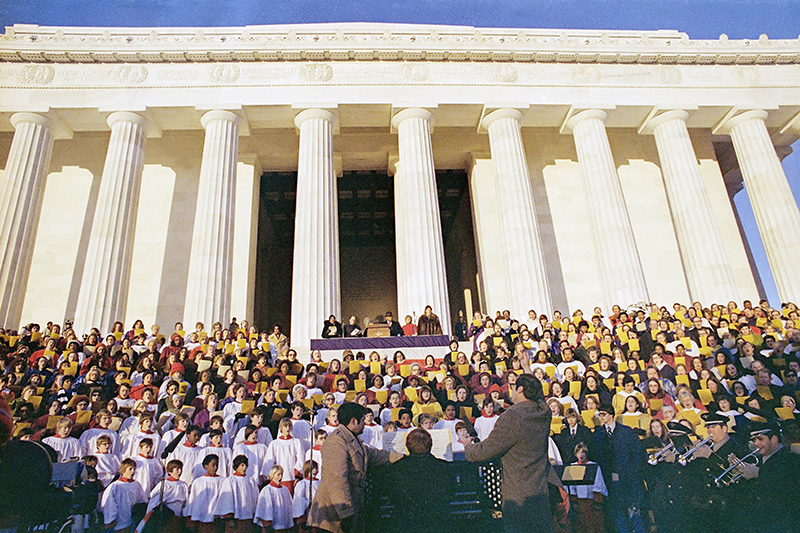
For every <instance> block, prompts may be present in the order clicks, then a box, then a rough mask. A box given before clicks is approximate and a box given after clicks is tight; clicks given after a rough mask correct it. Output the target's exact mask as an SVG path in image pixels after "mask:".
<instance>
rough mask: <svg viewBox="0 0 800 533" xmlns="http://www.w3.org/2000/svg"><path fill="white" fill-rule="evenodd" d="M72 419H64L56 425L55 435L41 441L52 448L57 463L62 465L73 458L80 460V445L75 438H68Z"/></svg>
mask: <svg viewBox="0 0 800 533" xmlns="http://www.w3.org/2000/svg"><path fill="white" fill-rule="evenodd" d="M70 431H72V419H71V418H67V417H64V418H62V419H60V420H59V421H58V423H57V424H56V434H55V435H53V436H52V437H47V438H46V439H42V442H44V443H45V444H47V445H48V446H50V447H51V448H53V449H54V450H55V451H56V452H57V453H58V462H59V463H64V462H66V461H69V460H70V459H72V458H73V457H77V458H79V459H80V457H81V444H80V442H79V441H78V439H76V438H75V437H70V436H69V433H70Z"/></svg>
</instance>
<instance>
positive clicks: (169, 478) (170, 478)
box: [167, 474, 178, 481]
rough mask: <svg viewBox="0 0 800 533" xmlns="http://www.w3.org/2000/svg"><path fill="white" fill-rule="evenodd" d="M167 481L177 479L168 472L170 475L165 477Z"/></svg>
mask: <svg viewBox="0 0 800 533" xmlns="http://www.w3.org/2000/svg"><path fill="white" fill-rule="evenodd" d="M167 481H178V479H177V478H174V477H172V475H171V474H170V476H169V477H168V478H167Z"/></svg>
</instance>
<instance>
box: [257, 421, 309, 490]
mask: <svg viewBox="0 0 800 533" xmlns="http://www.w3.org/2000/svg"><path fill="white" fill-rule="evenodd" d="M278 433H279V435H278V438H277V439H276V440H274V441H272V443H271V444H270V445H269V448H268V449H267V456H266V458H265V460H264V470H266V469H267V468H268V467H269V468H271V467H272V466H273V465H280V466H281V468H282V472H283V480H282V481H281V483H283V485H284V486H285V487H286V488H288V489H289V491H290V492H291V491H293V490H294V473H295V469H298V470H299V469H302V466H303V461H304V460H305V457H304V453H303V445H302V444H300V441H299V440H298V439H296V438H294V437H293V436H292V421H291V420H290V419H288V418H284V419H282V420H281V421H280V422H279V423H278Z"/></svg>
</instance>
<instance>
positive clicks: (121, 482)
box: [100, 459, 147, 531]
mask: <svg viewBox="0 0 800 533" xmlns="http://www.w3.org/2000/svg"><path fill="white" fill-rule="evenodd" d="M135 469H136V465H135V464H134V462H133V461H132V460H130V459H126V460H125V461H123V464H122V465H120V471H119V474H120V478H119V479H118V480H117V481H115V482H113V483H111V484H110V485H109V486H108V487H106V489H105V490H104V491H103V494H102V497H101V498H100V509H101V511H102V512H103V522H104V523H105V526H106V529H111V528H112V527H113V529H114V531H128V530H130V527H131V525H132V523H133V516H132V515H133V506H134V505H136V504H138V503H146V502H147V496H146V495H145V493H144V490H142V486H141V485H140V484H139V483H138V482H137V481H135V480H134V478H133V477H134V471H135Z"/></svg>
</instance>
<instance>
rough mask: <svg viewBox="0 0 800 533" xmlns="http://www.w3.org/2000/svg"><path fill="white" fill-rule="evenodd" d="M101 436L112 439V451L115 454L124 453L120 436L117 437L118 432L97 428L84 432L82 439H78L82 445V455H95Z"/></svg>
mask: <svg viewBox="0 0 800 533" xmlns="http://www.w3.org/2000/svg"><path fill="white" fill-rule="evenodd" d="M100 435H108V436H109V437H111V451H112V452H113V453H116V454H120V453H122V447H121V446H120V443H119V435H117V432H116V431H114V430H111V429H103V428H99V427H97V428H92V429H87V430H86V431H84V432H83V434H81V438H80V439H78V440H79V442H80V443H81V454H82V455H94V452H96V451H97V437H99V436H100Z"/></svg>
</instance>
